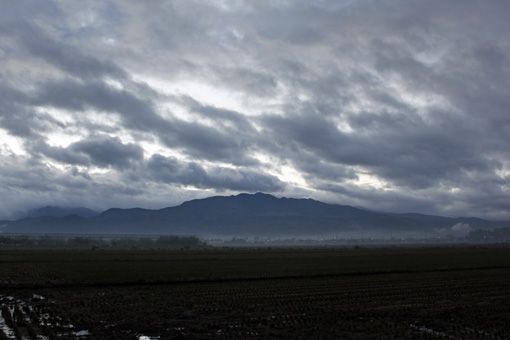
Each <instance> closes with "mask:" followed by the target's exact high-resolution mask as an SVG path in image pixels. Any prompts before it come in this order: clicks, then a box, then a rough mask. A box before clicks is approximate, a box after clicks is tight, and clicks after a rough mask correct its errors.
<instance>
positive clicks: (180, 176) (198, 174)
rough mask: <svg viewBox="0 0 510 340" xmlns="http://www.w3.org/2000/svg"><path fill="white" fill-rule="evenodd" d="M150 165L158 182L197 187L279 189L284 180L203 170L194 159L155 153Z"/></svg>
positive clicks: (217, 169)
mask: <svg viewBox="0 0 510 340" xmlns="http://www.w3.org/2000/svg"><path fill="white" fill-rule="evenodd" d="M147 168H148V171H149V173H150V175H151V176H152V178H154V179H155V180H157V181H161V182H166V183H179V184H184V185H191V186H195V187H198V188H214V189H220V190H221V189H230V190H236V191H258V190H263V191H269V192H274V191H279V190H282V189H283V183H281V182H280V180H278V178H276V177H275V176H271V175H265V174H261V173H258V172H255V171H251V170H236V169H230V168H222V167H212V168H209V169H207V170H206V169H204V168H203V167H202V166H200V165H198V164H197V163H194V162H180V161H178V160H177V159H175V158H172V157H164V156H161V155H153V156H152V157H151V158H150V159H149V161H148V163H147Z"/></svg>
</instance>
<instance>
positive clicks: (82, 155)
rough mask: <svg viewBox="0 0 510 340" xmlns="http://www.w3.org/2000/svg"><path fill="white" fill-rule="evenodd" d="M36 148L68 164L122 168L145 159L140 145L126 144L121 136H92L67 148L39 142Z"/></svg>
mask: <svg viewBox="0 0 510 340" xmlns="http://www.w3.org/2000/svg"><path fill="white" fill-rule="evenodd" d="M35 150H37V151H39V152H41V153H43V154H44V155H45V156H48V157H50V158H52V159H54V160H57V161H60V162H63V163H66V164H72V165H93V166H97V167H116V168H118V169H121V170H122V169H125V168H128V167H129V166H130V165H131V163H133V162H140V161H142V160H143V149H142V148H141V147H140V146H138V145H136V144H131V143H127V144H124V143H122V142H121V141H120V139H119V138H116V137H109V136H92V137H89V138H87V139H84V140H81V141H79V142H76V143H72V144H71V145H69V146H68V147H66V148H62V147H51V146H49V145H44V144H42V145H41V144H39V145H37V146H35Z"/></svg>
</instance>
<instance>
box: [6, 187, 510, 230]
mask: <svg viewBox="0 0 510 340" xmlns="http://www.w3.org/2000/svg"><path fill="white" fill-rule="evenodd" d="M457 223H468V224H470V226H471V227H472V228H473V229H475V228H480V229H488V228H494V227H500V226H506V225H510V223H507V222H491V221H486V220H482V219H475V218H448V217H441V216H430V215H422V214H394V213H383V212H377V211H370V210H365V209H361V208H354V207H351V206H346V205H335V204H327V203H323V202H319V201H316V200H312V199H294V198H285V197H284V198H276V197H274V196H271V195H267V194H263V193H257V194H239V195H236V196H214V197H209V198H205V199H197V200H191V201H188V202H184V203H183V204H181V205H179V206H176V207H170V208H164V209H160V210H149V209H140V208H135V209H117V208H115V209H109V210H106V211H105V212H103V213H101V214H98V215H97V216H92V217H80V216H76V215H74V216H66V217H60V218H58V217H39V218H27V219H22V220H18V221H15V222H11V223H8V225H7V227H6V228H5V229H4V232H12V233H49V232H53V233H107V234H114V233H124V234H125V233H130V234H131V233H133V234H176V235H177V234H188V235H189V234H193V235H199V236H277V237H293V236H297V237H299V236H307V237H310V236H330V235H335V234H339V233H344V232H360V231H363V232H367V233H370V232H378V233H379V234H381V233H384V232H423V233H425V232H432V231H439V230H443V229H444V230H449V229H450V228H451V227H452V226H453V225H455V224H457ZM367 236H368V234H367Z"/></svg>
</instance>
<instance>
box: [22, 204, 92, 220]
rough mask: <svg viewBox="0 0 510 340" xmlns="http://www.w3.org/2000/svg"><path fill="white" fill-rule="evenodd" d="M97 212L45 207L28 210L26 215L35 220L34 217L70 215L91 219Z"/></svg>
mask: <svg viewBox="0 0 510 340" xmlns="http://www.w3.org/2000/svg"><path fill="white" fill-rule="evenodd" d="M97 214H98V212H96V211H94V210H91V209H88V208H82V207H76V208H63V207H53V206H46V207H42V208H39V209H34V210H30V211H29V212H28V213H27V216H26V217H27V218H35V217H66V216H71V215H76V216H80V217H92V216H96V215H97Z"/></svg>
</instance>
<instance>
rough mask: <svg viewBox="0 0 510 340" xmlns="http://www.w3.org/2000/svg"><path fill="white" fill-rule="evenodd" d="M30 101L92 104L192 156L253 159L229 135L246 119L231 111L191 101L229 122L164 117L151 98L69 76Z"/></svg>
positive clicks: (46, 86) (211, 115) (81, 108)
mask: <svg viewBox="0 0 510 340" xmlns="http://www.w3.org/2000/svg"><path fill="white" fill-rule="evenodd" d="M189 101H190V100H187V102H189ZM33 102H34V104H35V105H39V106H44V105H47V106H52V107H57V108H63V109H68V110H74V111H85V110H87V109H90V108H92V109H96V110H100V111H106V112H109V113H116V114H119V115H120V116H121V118H122V120H123V122H124V126H125V127H128V128H129V129H133V130H140V131H144V132H147V133H151V134H154V135H155V136H156V137H158V138H159V139H160V140H161V141H162V142H163V143H165V144H166V145H168V147H171V148H181V149H184V150H186V151H187V152H188V153H190V154H191V155H193V156H196V157H200V158H205V159H211V160H221V161H227V162H231V163H239V162H241V163H251V162H253V160H250V159H249V157H248V156H247V155H245V151H246V149H245V146H247V142H245V141H243V137H242V136H241V135H240V136H239V138H238V139H237V140H236V139H232V136H233V135H235V134H238V133H239V130H238V129H239V128H244V129H243V132H244V133H248V132H249V131H248V130H247V128H249V123H248V121H247V120H246V119H243V118H242V116H241V115H239V114H237V113H235V112H233V111H229V110H221V109H217V108H213V107H210V106H204V105H200V104H198V103H196V104H194V105H193V106H192V109H194V110H195V111H196V112H200V113H202V114H206V115H207V118H208V119H212V120H218V121H223V122H228V121H230V122H231V123H232V124H226V125H225V124H224V125H223V126H222V125H217V126H214V127H213V126H208V125H204V124H202V123H200V122H188V121H184V120H181V119H178V118H176V117H175V116H168V117H165V118H164V117H162V116H161V115H159V114H158V113H157V112H156V110H155V108H154V103H153V101H152V99H151V98H140V97H138V96H137V94H135V93H133V92H131V91H128V90H119V89H116V88H113V87H112V86H109V85H107V84H105V83H103V82H93V81H89V82H86V83H82V82H77V81H73V80H70V79H67V80H64V81H57V82H48V83H45V84H41V85H40V90H39V92H38V93H37V94H36V95H35V99H34V100H33Z"/></svg>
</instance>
